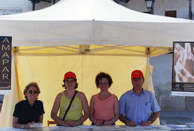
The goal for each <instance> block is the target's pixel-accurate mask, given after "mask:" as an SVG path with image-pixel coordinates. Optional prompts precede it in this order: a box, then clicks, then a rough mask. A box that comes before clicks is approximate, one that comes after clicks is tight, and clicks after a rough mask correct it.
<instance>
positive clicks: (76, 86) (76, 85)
mask: <svg viewBox="0 0 194 131" xmlns="http://www.w3.org/2000/svg"><path fill="white" fill-rule="evenodd" d="M70 78H71V77H70ZM66 80H67V79H66ZM74 80H75V82H76V84H75V89H77V88H78V83H77V79H74ZM63 83H64V84H63V85H62V86H63V87H65V89H66V86H65V80H63Z"/></svg>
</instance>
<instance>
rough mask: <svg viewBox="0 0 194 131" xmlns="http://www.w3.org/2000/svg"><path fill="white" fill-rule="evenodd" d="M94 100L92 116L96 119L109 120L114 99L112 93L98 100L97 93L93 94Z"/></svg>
mask: <svg viewBox="0 0 194 131" xmlns="http://www.w3.org/2000/svg"><path fill="white" fill-rule="evenodd" d="M92 97H93V100H94V118H95V119H97V120H110V119H112V118H113V116H114V99H115V97H116V96H115V95H114V94H112V95H111V96H110V97H109V98H108V99H106V100H100V99H99V94H96V95H93V96H92Z"/></svg>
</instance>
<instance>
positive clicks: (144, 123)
mask: <svg viewBox="0 0 194 131" xmlns="http://www.w3.org/2000/svg"><path fill="white" fill-rule="evenodd" d="M140 126H150V123H149V122H147V121H145V122H143V123H141V125H140Z"/></svg>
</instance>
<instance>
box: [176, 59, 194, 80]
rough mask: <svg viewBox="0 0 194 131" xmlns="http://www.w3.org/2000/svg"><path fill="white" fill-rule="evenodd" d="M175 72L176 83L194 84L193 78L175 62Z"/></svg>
mask: <svg viewBox="0 0 194 131" xmlns="http://www.w3.org/2000/svg"><path fill="white" fill-rule="evenodd" d="M175 72H176V78H175V79H176V82H191V83H193V82H194V76H193V75H191V74H190V73H189V72H188V71H187V70H186V69H185V68H184V67H183V65H182V64H180V63H179V62H177V64H176V66H175Z"/></svg>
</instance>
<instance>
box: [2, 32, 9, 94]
mask: <svg viewBox="0 0 194 131" xmlns="http://www.w3.org/2000/svg"><path fill="white" fill-rule="evenodd" d="M11 47H12V37H6V36H0V92H1V93H2V92H3V91H4V92H6V91H9V90H11ZM2 94H5V93H2Z"/></svg>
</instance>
